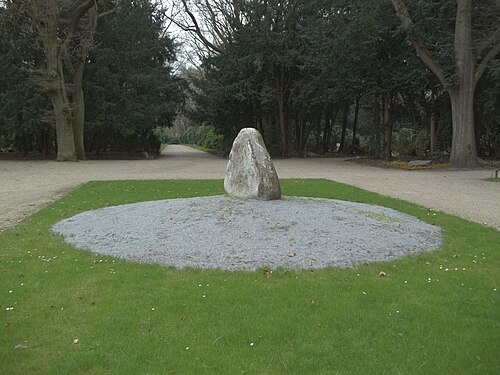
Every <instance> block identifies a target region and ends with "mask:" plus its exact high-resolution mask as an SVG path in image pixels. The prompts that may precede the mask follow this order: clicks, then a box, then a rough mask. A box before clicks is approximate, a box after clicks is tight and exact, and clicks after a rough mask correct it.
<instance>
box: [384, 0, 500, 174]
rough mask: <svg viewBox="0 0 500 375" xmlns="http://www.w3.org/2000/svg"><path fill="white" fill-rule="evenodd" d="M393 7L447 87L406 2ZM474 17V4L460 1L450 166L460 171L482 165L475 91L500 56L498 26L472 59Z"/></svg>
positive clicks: (451, 90)
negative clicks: (495, 59) (476, 126)
mask: <svg viewBox="0 0 500 375" xmlns="http://www.w3.org/2000/svg"><path fill="white" fill-rule="evenodd" d="M392 3H393V5H394V8H395V10H396V13H397V15H398V17H399V19H400V21H401V25H402V26H403V28H404V29H405V30H406V32H407V34H408V36H409V38H410V41H411V43H412V44H413V46H414V48H415V50H416V51H417V53H418V55H419V56H420V58H421V59H422V61H423V62H424V63H425V64H426V65H427V67H428V68H429V69H430V70H431V71H432V72H433V73H434V74H435V75H436V77H437V78H438V79H439V81H440V82H441V83H442V84H443V85H444V86H446V84H447V81H446V78H445V72H444V69H443V67H442V66H441V65H440V63H439V61H438V60H437V59H436V58H435V57H434V56H433V55H432V54H431V53H430V51H429V50H428V48H427V46H426V45H425V42H424V41H423V39H422V38H420V37H419V35H418V34H417V33H416V31H415V25H414V24H413V20H412V19H411V16H410V14H409V12H408V8H407V7H406V4H405V2H404V0H392ZM471 14H472V0H457V13H456V19H455V41H454V49H455V51H454V54H455V56H454V57H455V64H456V74H457V77H458V83H457V84H456V85H455V86H453V87H451V88H449V89H448V93H449V95H450V100H451V111H452V123H453V140H452V145H451V155H450V163H451V165H452V166H454V167H457V168H474V167H477V165H478V164H479V163H478V159H477V147H476V140H475V137H474V105H473V102H474V91H475V88H476V84H477V82H478V81H479V79H480V78H481V76H482V75H483V73H484V71H485V69H486V67H487V66H488V64H489V63H490V62H491V60H493V58H494V57H495V56H496V55H498V53H500V40H499V39H498V34H499V32H500V28H499V27H498V26H497V28H496V30H495V31H493V33H492V34H491V35H487V36H486V37H485V38H483V40H481V41H480V42H479V43H478V46H481V45H483V47H481V48H480V49H479V52H478V55H477V56H474V55H473V47H474V46H473V43H472V23H471ZM489 47H491V48H489ZM488 48H489V50H488Z"/></svg>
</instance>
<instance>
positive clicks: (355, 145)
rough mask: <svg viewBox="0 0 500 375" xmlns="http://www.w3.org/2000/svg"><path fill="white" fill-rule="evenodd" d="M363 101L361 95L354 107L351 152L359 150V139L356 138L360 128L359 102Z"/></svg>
mask: <svg viewBox="0 0 500 375" xmlns="http://www.w3.org/2000/svg"><path fill="white" fill-rule="evenodd" d="M360 99H361V94H359V95H358V96H357V97H356V103H355V105H354V120H353V122H352V144H351V150H352V152H356V151H357V149H358V139H357V138H356V135H357V134H356V132H357V130H358V129H357V128H358V116H359V101H360Z"/></svg>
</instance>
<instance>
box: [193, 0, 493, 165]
mask: <svg viewBox="0 0 500 375" xmlns="http://www.w3.org/2000/svg"><path fill="white" fill-rule="evenodd" d="M222 3H225V4H238V12H237V13H236V12H235V13H234V14H229V12H227V13H225V18H224V20H225V21H226V27H224V28H222V27H220V26H219V27H218V25H220V23H221V22H218V23H212V24H211V26H212V28H213V30H212V32H213V34H214V36H215V37H214V40H215V41H217V42H218V45H217V46H216V47H217V50H215V51H212V52H211V53H208V54H207V55H206V56H205V58H204V59H203V61H202V67H201V70H202V72H203V78H201V79H200V78H199V77H197V78H193V79H192V81H193V82H194V83H195V85H196V86H197V89H196V90H194V96H195V98H196V103H197V108H198V112H197V113H194V114H193V116H192V119H193V120H194V121H195V122H199V123H203V122H209V123H211V124H215V126H216V127H217V129H218V130H219V131H221V132H222V133H223V134H224V135H225V141H226V142H225V146H226V151H227V148H228V147H229V146H230V144H231V140H232V139H234V137H235V135H236V134H237V132H238V131H239V130H240V129H241V128H242V127H246V126H252V127H255V128H257V129H259V130H260V131H261V132H262V133H263V135H264V138H265V140H266V143H267V144H268V145H269V146H270V149H271V151H272V153H273V154H275V155H282V156H286V155H288V154H295V155H304V154H306V153H308V152H314V153H319V154H324V153H331V152H336V151H339V152H344V153H359V152H370V153H372V154H373V155H377V156H384V157H385V158H387V159H389V158H390V157H391V156H392V155H395V154H402V155H409V156H416V155H419V156H424V155H425V156H428V157H440V156H446V155H447V154H448V153H449V152H450V147H451V141H452V116H451V106H450V100H449V96H448V94H447V92H446V90H447V87H445V86H443V85H442V84H441V83H440V82H439V80H438V79H437V78H436V77H435V75H434V74H433V73H432V72H431V71H430V70H429V69H428V68H427V67H426V66H425V65H424V64H423V63H422V61H421V60H420V58H419V56H418V55H417V54H416V52H415V50H414V48H413V47H412V45H411V44H410V43H409V41H408V38H407V35H406V34H405V32H404V30H402V28H401V25H400V22H399V20H398V19H397V17H396V13H395V11H394V8H393V6H392V4H391V3H390V2H388V1H382V0H377V1H371V0H350V1H346V0H335V1H326V0H314V1H305V0H287V1H278V0H269V1H228V0H226V1H223V2H222ZM424 3H425V2H418V1H414V2H413V1H412V2H411V5H412V8H411V9H412V11H413V12H414V13H415V14H416V20H417V21H418V27H419V28H420V29H421V30H422V31H425V32H426V33H427V34H428V35H429V38H428V39H429V40H428V43H431V44H432V45H441V44H442V45H444V46H447V47H449V46H450V44H449V43H448V42H449V41H450V38H451V40H453V30H452V29H453V27H451V28H450V27H449V26H450V24H451V26H453V23H454V12H455V9H456V4H455V2H454V1H445V2H433V3H432V4H430V3H427V4H424ZM206 4H208V5H205V7H210V4H209V3H206ZM454 4H455V5H454ZM211 6H212V8H213V9H219V8H217V7H218V5H216V3H215V2H212V5H211ZM228 7H229V5H228ZM488 7H492V9H493V8H494V5H493V4H492V3H491V2H488V3H487V4H486V3H485V5H484V6H483V7H482V9H480V10H481V12H479V11H477V9H476V8H479V7H476V8H474V9H475V11H474V12H475V13H474V14H473V16H474V24H473V26H474V27H475V29H474V32H475V33H479V34H481V33H483V34H486V32H487V30H489V29H491V27H492V25H491V19H492V14H493V15H494V14H497V13H498V12H497V13H495V12H490V13H487V12H485V11H484V10H485V9H487V8H488ZM207 14H210V12H208V13H207ZM425 17H427V18H425ZM481 20H484V21H485V24H483V25H481V26H477V25H480V23H481ZM209 21H210V20H208V22H209ZM209 23H210V22H209ZM434 24H438V26H436V30H435V31H436V32H435V33H434V34H433V33H432V25H434ZM476 26H477V27H476ZM221 33H223V34H225V35H224V38H220V37H217V36H218V35H219V34H221ZM451 46H452V45H451ZM447 51H448V52H447ZM436 53H437V54H439V56H440V57H441V58H442V59H443V61H444V62H443V64H444V65H443V66H445V67H446V69H447V71H449V72H452V71H453V61H452V60H450V59H449V58H448V57H449V56H448V55H449V48H448V49H446V48H442V49H441V50H437V51H436ZM447 53H448V55H447ZM450 61H451V62H450ZM495 67H496V69H495ZM487 72H488V73H487V74H486V75H485V76H484V77H483V79H482V80H481V81H480V89H479V90H478V92H477V93H476V96H477V98H476V102H475V103H476V111H475V112H476V117H477V119H476V123H477V126H476V130H477V138H478V143H479V145H480V147H479V150H480V153H481V155H482V156H495V155H498V147H497V146H495V145H496V144H497V143H498V131H497V129H498V113H499V110H498V105H496V106H495V105H494V104H496V103H497V101H498V84H499V82H500V81H498V79H499V76H498V64H496V65H495V64H493V65H492V68H490V70H489V71H487ZM448 75H449V77H448V76H447V77H448V79H449V82H450V84H452V82H453V77H452V74H451V73H450V74H448Z"/></svg>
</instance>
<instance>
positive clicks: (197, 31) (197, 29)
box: [182, 0, 223, 53]
mask: <svg viewBox="0 0 500 375" xmlns="http://www.w3.org/2000/svg"><path fill="white" fill-rule="evenodd" d="M182 4H183V5H184V11H185V12H186V13H187V15H188V16H189V18H190V19H191V21H192V22H193V27H194V33H195V34H196V35H197V36H198V38H199V40H200V41H201V42H202V43H203V44H204V45H205V46H206V47H208V48H210V49H211V50H212V51H214V52H217V53H222V52H223V50H222V48H220V47H218V46H216V45H215V44H214V43H212V42H210V41H209V40H208V39H207V38H206V37H205V35H203V32H202V30H201V29H200V26H199V24H198V22H197V20H196V17H195V16H194V14H193V12H191V11H190V10H189V7H188V5H187V3H186V0H182Z"/></svg>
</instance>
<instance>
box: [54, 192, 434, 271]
mask: <svg viewBox="0 0 500 375" xmlns="http://www.w3.org/2000/svg"><path fill="white" fill-rule="evenodd" d="M318 218H321V220H318ZM53 231H54V232H55V233H58V234H61V235H63V237H64V239H65V240H66V242H69V243H71V244H73V245H74V246H76V247H77V248H80V249H87V250H91V251H92V252H94V253H98V254H104V255H111V256H116V257H119V258H122V259H127V260H133V261H139V262H145V263H160V264H165V265H171V266H175V267H176V268H184V267H203V268H218V269H224V270H231V271H234V270H255V269H257V268H259V267H270V268H276V267H285V268H298V269H303V268H323V267H352V266H355V265H358V264H362V263H368V262H375V261H387V260H392V259H396V258H399V257H401V256H404V255H408V254H416V253H419V252H422V251H432V250H435V249H437V248H438V247H439V245H440V244H441V230H440V228H439V227H436V226H433V225H430V224H426V223H424V222H422V221H420V220H417V219H416V218H414V217H412V216H409V215H406V214H403V213H401V212H397V211H395V210H392V209H389V208H385V207H380V206H370V205H367V204H360V203H353V202H345V201H339V200H332V199H312V198H309V199H308V198H284V199H281V200H274V201H258V200H241V199H232V198H228V197H226V196H212V197H201V198H188V199H186V198H184V199H169V200H163V201H154V202H142V203H134V204H127V205H120V206H114V207H107V208H101V209H98V210H93V211H87V212H83V213H81V214H78V215H75V216H73V217H70V218H67V219H64V220H62V221H60V222H58V223H57V224H56V225H54V227H53Z"/></svg>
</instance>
